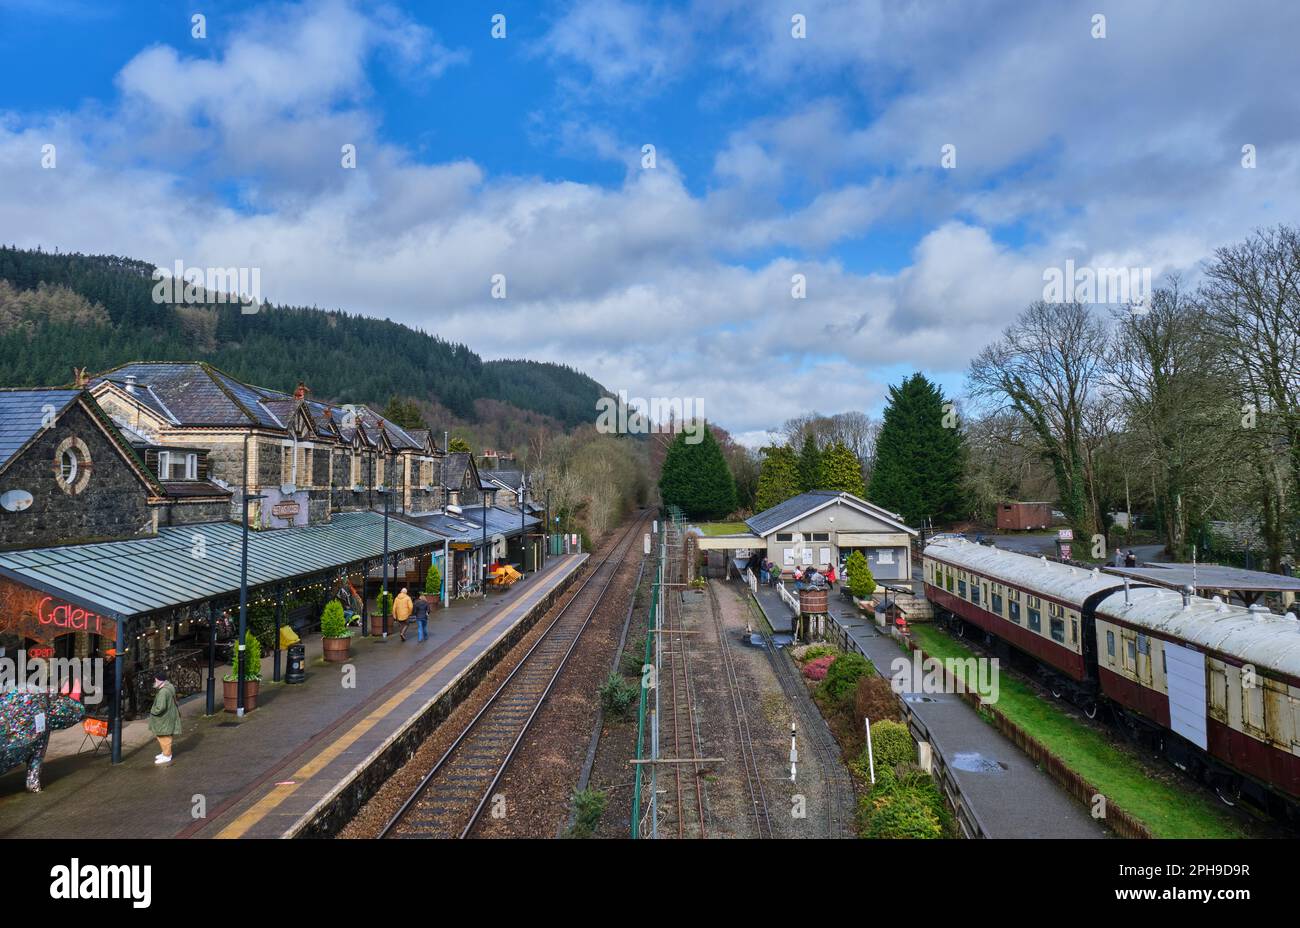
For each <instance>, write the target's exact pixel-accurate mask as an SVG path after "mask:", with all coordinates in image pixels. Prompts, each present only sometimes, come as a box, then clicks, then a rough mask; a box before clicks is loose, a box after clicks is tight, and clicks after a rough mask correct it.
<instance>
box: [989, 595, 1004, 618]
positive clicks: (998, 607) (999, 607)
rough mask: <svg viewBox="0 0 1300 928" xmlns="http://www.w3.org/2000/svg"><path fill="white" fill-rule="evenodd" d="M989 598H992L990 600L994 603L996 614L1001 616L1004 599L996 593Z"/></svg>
mask: <svg viewBox="0 0 1300 928" xmlns="http://www.w3.org/2000/svg"><path fill="white" fill-rule="evenodd" d="M989 598H990V599H991V600H992V602H993V611H994V612H996V613H997V614H998V615H1001V614H1002V597H1001V596H999V595H998V594H997V593H994V594H992V596H990V597H989Z"/></svg>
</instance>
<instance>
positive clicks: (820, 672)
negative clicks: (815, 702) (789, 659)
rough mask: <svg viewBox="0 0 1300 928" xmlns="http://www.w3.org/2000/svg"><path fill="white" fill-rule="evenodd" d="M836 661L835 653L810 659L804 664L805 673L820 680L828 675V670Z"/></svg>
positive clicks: (808, 676)
mask: <svg viewBox="0 0 1300 928" xmlns="http://www.w3.org/2000/svg"><path fill="white" fill-rule="evenodd" d="M834 662H835V655H834V654H825V655H823V656H821V657H819V658H817V659H816V660H812V661H809V662H808V663H806V664H804V665H803V675H804V676H805V677H807V678H808V679H809V680H820V679H822V678H823V677H825V676H826V671H827V670H828V669H829V668H830V666H831V664H832V663H834Z"/></svg>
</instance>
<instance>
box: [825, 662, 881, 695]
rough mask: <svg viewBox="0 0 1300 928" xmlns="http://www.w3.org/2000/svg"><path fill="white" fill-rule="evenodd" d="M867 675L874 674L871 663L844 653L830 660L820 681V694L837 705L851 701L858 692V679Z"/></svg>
mask: <svg viewBox="0 0 1300 928" xmlns="http://www.w3.org/2000/svg"><path fill="white" fill-rule="evenodd" d="M869 673H875V668H874V667H872V666H871V661H869V660H867V659H866V658H865V657H863V656H862V655H861V654H858V653H856V652H853V651H846V652H845V653H843V654H841V655H839V656H838V657H835V658H832V660H831V665H830V667H828V668H827V670H826V678H825V680H823V681H822V694H823V695H824V696H826V697H827V698H828V699H830V700H832V701H834V702H837V703H839V702H844V701H845V700H847V699H851V698H852V697H853V695H854V694H855V693H856V692H857V690H858V679H859V678H860V677H863V676H865V675H866V674H869Z"/></svg>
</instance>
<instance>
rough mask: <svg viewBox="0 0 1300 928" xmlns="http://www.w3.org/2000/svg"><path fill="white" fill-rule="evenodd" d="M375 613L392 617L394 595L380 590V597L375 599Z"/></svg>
mask: <svg viewBox="0 0 1300 928" xmlns="http://www.w3.org/2000/svg"><path fill="white" fill-rule="evenodd" d="M375 611H376V612H378V613H379V614H380V615H381V616H382V615H392V614H393V594H392V593H385V592H384V591H383V590H380V591H379V595H378V596H376V597H375Z"/></svg>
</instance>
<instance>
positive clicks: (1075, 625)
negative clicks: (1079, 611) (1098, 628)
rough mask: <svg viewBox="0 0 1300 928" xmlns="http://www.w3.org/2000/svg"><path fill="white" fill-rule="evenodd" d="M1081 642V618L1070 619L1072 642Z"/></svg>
mask: <svg viewBox="0 0 1300 928" xmlns="http://www.w3.org/2000/svg"><path fill="white" fill-rule="evenodd" d="M1078 643H1079V620H1078V619H1071V620H1070V644H1078Z"/></svg>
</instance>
